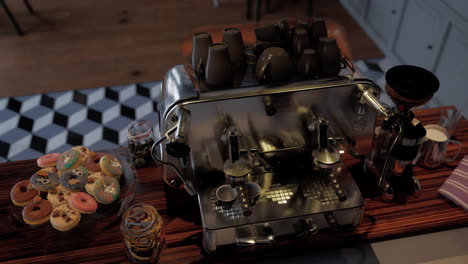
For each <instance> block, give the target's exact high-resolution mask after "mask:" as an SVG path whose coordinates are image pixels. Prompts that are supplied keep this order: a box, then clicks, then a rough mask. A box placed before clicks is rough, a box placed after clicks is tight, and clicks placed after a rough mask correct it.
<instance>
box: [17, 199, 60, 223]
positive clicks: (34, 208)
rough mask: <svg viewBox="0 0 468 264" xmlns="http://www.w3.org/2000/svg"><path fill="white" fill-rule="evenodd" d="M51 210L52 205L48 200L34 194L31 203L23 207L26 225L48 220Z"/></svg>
mask: <svg viewBox="0 0 468 264" xmlns="http://www.w3.org/2000/svg"><path fill="white" fill-rule="evenodd" d="M52 210H53V207H52V204H51V203H50V202H49V201H47V200H43V199H42V198H41V197H40V196H36V197H34V201H33V202H32V203H30V204H28V205H27V206H26V207H24V208H23V220H24V222H26V224H28V225H40V224H43V223H45V222H47V221H49V217H50V214H51V213H52Z"/></svg>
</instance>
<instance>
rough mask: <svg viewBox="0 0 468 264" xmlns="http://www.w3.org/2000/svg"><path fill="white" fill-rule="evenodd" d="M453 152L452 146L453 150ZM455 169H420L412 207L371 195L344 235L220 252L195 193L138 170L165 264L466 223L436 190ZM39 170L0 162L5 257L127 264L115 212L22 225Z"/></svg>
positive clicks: (467, 135)
mask: <svg viewBox="0 0 468 264" xmlns="http://www.w3.org/2000/svg"><path fill="white" fill-rule="evenodd" d="M440 109H441V108H435V109H428V110H420V111H416V115H417V117H418V118H419V119H420V120H421V122H422V123H423V124H429V123H435V122H436V120H437V118H438V116H439V114H440ZM456 138H457V139H458V140H460V141H462V142H463V143H464V145H465V148H464V149H463V151H462V153H461V155H462V156H463V155H466V154H468V147H467V146H468V121H466V120H464V121H462V122H461V123H460V126H459V127H458V129H457V134H456ZM449 151H454V149H449ZM452 169H453V168H449V167H446V166H445V167H442V168H440V169H437V170H432V171H427V170H424V169H421V168H419V167H418V168H416V169H415V173H416V175H417V177H418V178H419V180H420V182H421V185H422V194H421V196H420V197H419V198H418V199H416V200H412V201H410V202H409V203H408V204H406V205H395V204H388V203H383V202H381V201H379V200H370V199H367V200H366V205H365V213H364V217H363V220H362V223H361V225H360V226H359V227H358V228H356V229H355V230H344V231H342V232H340V233H319V234H317V235H316V236H314V237H313V238H310V239H308V240H297V239H294V237H285V238H278V240H277V242H276V243H275V244H274V245H271V246H269V245H262V246H256V247H254V248H252V247H247V248H246V247H242V248H237V247H235V246H227V247H223V248H221V249H220V250H219V251H218V253H217V254H216V255H214V256H206V255H204V254H203V252H202V249H201V246H200V245H201V220H200V216H199V209H198V205H197V201H196V199H195V198H191V197H189V196H188V195H187V194H186V193H185V192H184V191H175V190H172V189H170V188H168V187H166V186H165V185H164V183H163V180H162V179H161V167H153V168H145V169H141V170H139V171H138V178H137V179H138V180H137V183H136V189H135V200H136V202H145V203H149V204H151V205H153V206H155V207H156V208H157V210H158V211H159V212H160V214H161V215H162V216H163V218H164V221H165V223H166V248H165V249H164V250H163V254H162V257H161V260H160V263H199V262H202V261H207V262H212V263H239V262H242V263H247V262H255V260H258V258H262V260H267V259H269V258H277V257H280V256H287V255H292V254H301V253H303V252H305V251H310V250H313V249H320V248H327V247H337V246H342V245H346V244H348V245H349V243H362V242H368V241H377V240H385V239H389V238H396V237H402V236H409V235H415V234H421V233H428V232H434V231H438V230H443V229H451V228H456V227H462V226H467V225H468V213H467V212H466V211H464V210H463V209H461V208H459V207H457V206H455V205H454V204H452V203H451V202H449V201H447V200H446V199H444V198H441V197H440V196H439V194H438V193H437V189H438V188H439V187H440V185H441V184H442V183H443V182H444V180H445V179H446V178H447V176H449V175H450V173H451V170H452ZM36 170H37V167H36V165H35V161H34V160H28V161H19V162H11V163H4V164H0V261H11V262H12V263H14V262H16V263H27V262H34V263H102V262H106V263H117V262H126V261H127V259H126V256H125V253H124V244H123V241H122V237H121V235H120V231H119V223H120V219H119V218H118V217H117V216H116V213H114V214H111V215H109V216H106V217H103V218H101V219H99V220H97V221H88V222H85V223H82V224H81V223H80V225H79V226H77V227H76V228H75V229H72V230H71V231H68V232H59V231H56V230H54V229H53V228H52V227H51V226H50V224H48V223H47V224H44V225H42V226H38V227H32V226H27V225H24V224H22V223H21V222H20V221H19V220H18V217H20V212H21V208H17V207H15V206H14V205H13V204H12V203H11V201H10V197H9V192H10V188H11V187H12V186H13V185H14V184H15V183H16V182H18V181H20V180H23V179H28V178H29V177H30V175H31V174H32V173H34V172H35V171H36Z"/></svg>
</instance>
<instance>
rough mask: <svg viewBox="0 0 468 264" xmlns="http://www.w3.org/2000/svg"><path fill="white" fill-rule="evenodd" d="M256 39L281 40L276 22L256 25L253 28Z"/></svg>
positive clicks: (264, 40)
mask: <svg viewBox="0 0 468 264" xmlns="http://www.w3.org/2000/svg"><path fill="white" fill-rule="evenodd" d="M254 31H255V37H256V38H257V41H263V42H278V41H281V32H282V31H281V29H280V27H279V26H278V25H277V24H274V23H271V24H268V25H264V26H260V27H256V28H255V29H254Z"/></svg>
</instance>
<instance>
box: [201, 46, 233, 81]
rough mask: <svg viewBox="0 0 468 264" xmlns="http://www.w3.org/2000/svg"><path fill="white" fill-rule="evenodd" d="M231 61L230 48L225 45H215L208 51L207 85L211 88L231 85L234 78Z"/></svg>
mask: <svg viewBox="0 0 468 264" xmlns="http://www.w3.org/2000/svg"><path fill="white" fill-rule="evenodd" d="M231 68H232V67H231V60H230V58H229V52H228V48H227V46H226V45H225V44H223V43H214V44H211V45H210V49H209V50H208V62H207V64H206V71H205V83H206V85H207V86H209V87H222V86H227V85H230V83H231V78H232V69H231Z"/></svg>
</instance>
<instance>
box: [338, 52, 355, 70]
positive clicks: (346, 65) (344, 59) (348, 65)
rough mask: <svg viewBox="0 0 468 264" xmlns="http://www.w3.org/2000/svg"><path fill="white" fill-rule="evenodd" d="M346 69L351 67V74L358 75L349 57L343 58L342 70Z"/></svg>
mask: <svg viewBox="0 0 468 264" xmlns="http://www.w3.org/2000/svg"><path fill="white" fill-rule="evenodd" d="M346 67H349V69H350V70H351V72H352V73H353V74H354V73H356V69H355V68H354V64H353V63H352V62H351V61H350V60H349V59H348V57H346V56H343V57H342V58H341V68H342V69H346Z"/></svg>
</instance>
